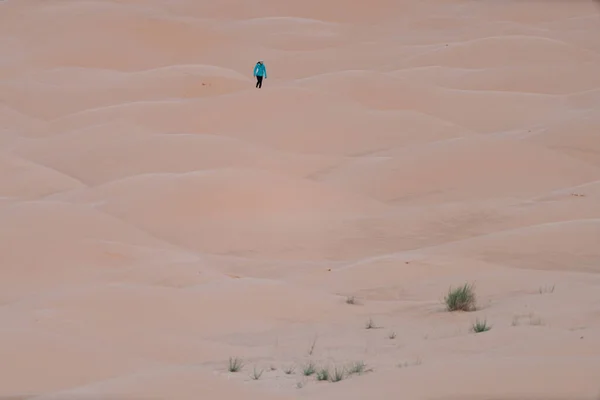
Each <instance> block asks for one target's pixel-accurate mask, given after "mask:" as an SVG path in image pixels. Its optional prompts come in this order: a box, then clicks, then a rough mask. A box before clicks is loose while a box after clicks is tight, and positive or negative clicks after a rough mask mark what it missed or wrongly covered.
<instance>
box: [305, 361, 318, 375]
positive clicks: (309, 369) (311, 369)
mask: <svg viewBox="0 0 600 400" xmlns="http://www.w3.org/2000/svg"><path fill="white" fill-rule="evenodd" d="M315 372H317V368H316V367H315V363H313V362H312V361H309V362H308V364H306V365H305V366H304V368H303V369H302V373H303V374H304V376H311V375H312V374H314V373H315Z"/></svg>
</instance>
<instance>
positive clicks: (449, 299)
mask: <svg viewBox="0 0 600 400" xmlns="http://www.w3.org/2000/svg"><path fill="white" fill-rule="evenodd" d="M475 300H476V299H475V291H474V290H473V285H469V284H465V285H464V286H462V287H459V288H456V289H452V288H450V290H449V291H448V295H447V296H446V297H445V298H444V301H445V303H446V308H447V310H448V311H475V309H476V306H475V303H476V301H475Z"/></svg>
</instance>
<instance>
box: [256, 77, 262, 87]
mask: <svg viewBox="0 0 600 400" xmlns="http://www.w3.org/2000/svg"><path fill="white" fill-rule="evenodd" d="M262 80H263V77H262V76H257V77H256V87H257V88H262Z"/></svg>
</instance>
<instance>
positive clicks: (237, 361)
mask: <svg viewBox="0 0 600 400" xmlns="http://www.w3.org/2000/svg"><path fill="white" fill-rule="evenodd" d="M243 366H244V362H243V361H242V359H241V358H239V357H229V367H228V368H227V369H228V370H229V372H238V371H239V370H241V369H242V367H243Z"/></svg>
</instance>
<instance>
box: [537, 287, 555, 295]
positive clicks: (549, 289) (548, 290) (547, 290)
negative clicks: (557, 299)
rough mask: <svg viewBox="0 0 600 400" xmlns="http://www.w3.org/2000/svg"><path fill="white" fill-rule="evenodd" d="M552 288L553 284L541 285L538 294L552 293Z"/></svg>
mask: <svg viewBox="0 0 600 400" xmlns="http://www.w3.org/2000/svg"><path fill="white" fill-rule="evenodd" d="M554 288H555V285H552V286H542V287H540V289H539V292H540V294H544V293H554Z"/></svg>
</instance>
